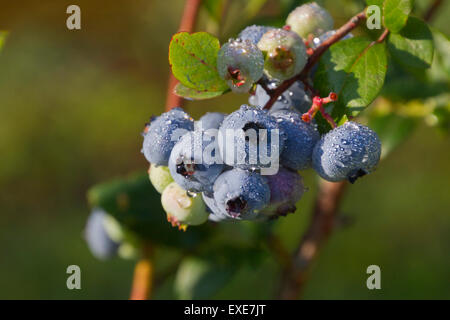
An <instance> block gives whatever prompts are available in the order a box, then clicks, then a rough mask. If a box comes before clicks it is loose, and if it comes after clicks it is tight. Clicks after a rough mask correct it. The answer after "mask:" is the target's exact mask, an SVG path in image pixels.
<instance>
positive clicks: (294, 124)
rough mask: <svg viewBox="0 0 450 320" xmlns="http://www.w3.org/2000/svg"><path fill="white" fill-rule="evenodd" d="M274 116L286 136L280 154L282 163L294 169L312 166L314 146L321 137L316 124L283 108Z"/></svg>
mask: <svg viewBox="0 0 450 320" xmlns="http://www.w3.org/2000/svg"><path fill="white" fill-rule="evenodd" d="M272 116H273V117H275V118H276V119H277V122H278V126H279V127H280V128H281V130H282V131H283V132H284V134H285V136H286V140H285V142H284V149H283V151H282V152H281V156H280V163H281V165H283V166H285V167H287V168H290V169H293V170H304V169H308V168H310V167H311V162H312V153H313V150H314V146H315V145H316V143H317V142H318V141H319V139H320V134H319V131H318V130H317V128H316V126H315V125H314V124H309V123H306V122H304V121H303V120H302V118H301V115H300V114H299V113H296V112H289V111H283V110H282V111H277V112H274V113H273V114H272Z"/></svg>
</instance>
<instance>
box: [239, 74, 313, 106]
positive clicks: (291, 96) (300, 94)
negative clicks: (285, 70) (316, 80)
mask: <svg viewBox="0 0 450 320" xmlns="http://www.w3.org/2000/svg"><path fill="white" fill-rule="evenodd" d="M269 98H270V97H269V95H268V94H267V92H266V91H265V90H264V89H263V87H262V86H261V85H259V84H258V85H257V86H256V90H255V94H254V95H252V96H250V98H249V100H248V101H249V104H251V105H254V106H259V107H261V108H262V107H264V105H265V104H266V103H267V102H268V101H269ZM311 105H312V100H311V97H310V96H309V95H308V94H307V93H306V92H305V88H304V85H303V83H301V82H300V81H297V82H294V84H292V85H291V86H290V87H289V89H288V90H286V91H285V92H284V93H283V94H282V95H281V96H280V97H279V98H278V100H277V101H275V103H274V104H273V105H272V107H271V108H270V111H269V113H273V112H276V111H280V110H289V111H296V112H300V113H301V114H303V113H305V112H307V111H308V110H309V108H311Z"/></svg>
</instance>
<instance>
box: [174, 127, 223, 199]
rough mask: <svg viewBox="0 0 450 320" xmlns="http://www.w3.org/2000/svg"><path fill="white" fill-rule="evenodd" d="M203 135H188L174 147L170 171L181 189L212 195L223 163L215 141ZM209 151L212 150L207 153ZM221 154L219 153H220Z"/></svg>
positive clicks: (197, 132) (199, 133) (197, 133)
mask: <svg viewBox="0 0 450 320" xmlns="http://www.w3.org/2000/svg"><path fill="white" fill-rule="evenodd" d="M214 139H216V137H213V136H210V135H209V133H207V132H203V131H191V132H188V133H186V134H185V135H184V136H182V137H181V139H180V140H179V141H178V142H177V144H176V145H175V147H173V149H172V152H171V154H170V158H169V170H170V174H171V175H172V177H173V179H174V180H175V182H176V183H178V185H179V186H180V187H182V188H183V189H185V190H188V191H191V192H202V191H207V192H211V190H212V185H213V184H214V181H215V180H216V178H217V177H218V176H219V174H220V173H221V172H222V171H223V169H224V166H223V163H222V159H221V158H220V155H219V154H218V152H217V155H216V154H215V152H216V149H218V146H217V144H216V141H215V140H214ZM206 148H211V149H210V150H211V153H212V154H209V153H207V150H206ZM217 151H218V150H217Z"/></svg>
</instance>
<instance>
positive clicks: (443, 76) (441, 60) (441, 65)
mask: <svg viewBox="0 0 450 320" xmlns="http://www.w3.org/2000/svg"><path fill="white" fill-rule="evenodd" d="M432 32H433V40H434V46H435V50H434V59H433V64H432V66H431V69H430V70H429V77H430V78H431V79H432V80H435V81H436V80H440V81H444V82H447V83H449V82H450V40H449V38H448V37H447V36H446V35H445V34H443V33H441V32H440V31H438V30H436V29H433V30H432Z"/></svg>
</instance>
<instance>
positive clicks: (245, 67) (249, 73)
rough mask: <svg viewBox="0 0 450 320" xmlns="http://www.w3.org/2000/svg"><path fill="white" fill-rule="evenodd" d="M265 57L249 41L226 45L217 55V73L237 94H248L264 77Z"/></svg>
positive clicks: (238, 40)
mask: <svg viewBox="0 0 450 320" xmlns="http://www.w3.org/2000/svg"><path fill="white" fill-rule="evenodd" d="M263 68H264V57H263V54H262V52H261V50H259V49H258V47H257V46H256V45H255V44H253V43H251V42H250V41H249V40H246V41H243V40H241V39H237V40H233V39H230V41H229V42H227V43H225V44H224V45H223V46H222V48H220V51H219V53H218V55H217V71H218V72H219V75H220V76H221V77H222V78H223V79H225V80H226V81H227V84H228V86H229V87H230V88H231V90H232V91H233V92H235V93H246V92H248V91H249V90H250V89H251V87H252V86H253V84H254V83H255V82H257V81H258V80H259V79H260V78H261V77H262V75H263Z"/></svg>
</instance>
